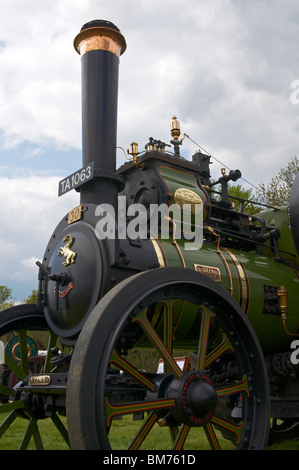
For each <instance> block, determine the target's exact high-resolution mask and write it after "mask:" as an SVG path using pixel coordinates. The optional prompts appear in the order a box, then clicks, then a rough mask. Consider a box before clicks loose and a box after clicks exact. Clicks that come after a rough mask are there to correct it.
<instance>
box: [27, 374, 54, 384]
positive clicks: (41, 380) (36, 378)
mask: <svg viewBox="0 0 299 470" xmlns="http://www.w3.org/2000/svg"><path fill="white" fill-rule="evenodd" d="M50 383H51V377H50V375H31V376H30V377H29V380H28V385H31V386H32V385H38V386H40V385H49V384H50Z"/></svg>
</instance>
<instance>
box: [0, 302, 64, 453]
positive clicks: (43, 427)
mask: <svg viewBox="0 0 299 470" xmlns="http://www.w3.org/2000/svg"><path fill="white" fill-rule="evenodd" d="M0 341H1V344H0V347H1V364H0V449H1V450H15V449H20V450H25V449H38V450H42V449H44V448H45V449H57V443H59V447H60V448H61V449H68V448H69V441H68V433H67V430H66V427H65V425H64V423H63V421H62V419H61V418H60V417H59V415H58V413H56V412H55V411H52V410H51V396H50V395H47V393H45V394H39V393H33V392H32V390H31V391H27V390H26V387H24V385H25V384H26V383H27V378H28V377H30V375H32V374H37V375H43V374H47V373H49V372H50V371H52V366H51V363H50V359H51V357H52V353H51V349H52V348H53V347H55V346H56V341H57V336H56V335H55V334H54V333H53V332H52V331H51V330H50V329H49V328H48V326H47V323H46V319H45V316H44V315H43V312H42V311H41V310H39V309H37V307H36V306H35V305H31V304H23V305H20V306H16V307H12V308H8V309H6V310H3V311H1V312H0ZM46 391H47V390H46V389H45V392H46ZM47 407H48V408H47ZM55 436H56V438H55ZM62 438H63V439H62ZM62 441H63V444H62Z"/></svg>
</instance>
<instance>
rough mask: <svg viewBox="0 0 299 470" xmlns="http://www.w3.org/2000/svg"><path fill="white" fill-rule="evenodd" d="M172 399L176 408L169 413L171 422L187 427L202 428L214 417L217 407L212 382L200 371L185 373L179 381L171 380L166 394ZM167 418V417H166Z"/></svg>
mask: <svg viewBox="0 0 299 470" xmlns="http://www.w3.org/2000/svg"><path fill="white" fill-rule="evenodd" d="M166 396H167V397H168V398H174V399H175V401H176V407H175V409H173V410H172V411H171V418H172V419H171V420H170V421H169V419H168V420H167V421H169V422H172V421H173V419H174V420H175V422H176V423H178V424H179V423H185V424H188V425H189V426H195V427H198V426H203V425H204V424H207V423H208V422H209V421H210V420H211V418H212V417H213V415H214V412H215V409H216V406H217V400H218V399H217V393H216V390H215V388H214V386H213V383H212V380H211V379H210V378H209V377H208V376H207V375H206V374H205V373H204V372H201V371H188V372H185V373H184V374H183V375H182V377H181V379H179V380H175V379H173V380H172V381H171V383H170V385H169V387H168V390H167V392H166ZM168 418H169V417H168Z"/></svg>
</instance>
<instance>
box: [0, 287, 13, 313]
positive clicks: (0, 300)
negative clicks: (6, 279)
mask: <svg viewBox="0 0 299 470" xmlns="http://www.w3.org/2000/svg"><path fill="white" fill-rule="evenodd" d="M12 305H13V298H12V289H10V288H9V287H6V286H0V310H3V309H4V308H8V307H11V306H12Z"/></svg>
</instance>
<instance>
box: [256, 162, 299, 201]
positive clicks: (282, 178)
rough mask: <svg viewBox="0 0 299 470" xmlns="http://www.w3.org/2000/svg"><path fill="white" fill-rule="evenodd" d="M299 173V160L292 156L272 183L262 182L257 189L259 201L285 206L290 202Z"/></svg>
mask: <svg viewBox="0 0 299 470" xmlns="http://www.w3.org/2000/svg"><path fill="white" fill-rule="evenodd" d="M298 173H299V160H298V158H297V157H296V156H295V157H293V158H291V159H290V160H289V161H288V163H287V165H286V166H285V167H284V168H281V170H280V171H279V173H278V175H277V176H275V177H274V178H272V179H271V181H270V183H268V184H265V183H261V184H260V185H259V190H258V191H257V198H258V201H259V202H261V203H263V204H269V205H270V206H285V205H288V204H289V199H290V193H291V188H292V185H293V182H294V179H295V177H296V176H297V174H298Z"/></svg>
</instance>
